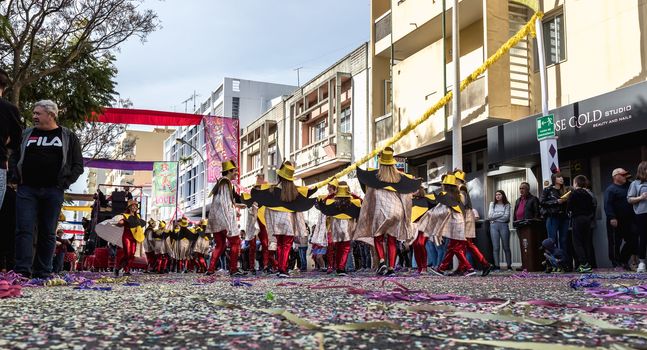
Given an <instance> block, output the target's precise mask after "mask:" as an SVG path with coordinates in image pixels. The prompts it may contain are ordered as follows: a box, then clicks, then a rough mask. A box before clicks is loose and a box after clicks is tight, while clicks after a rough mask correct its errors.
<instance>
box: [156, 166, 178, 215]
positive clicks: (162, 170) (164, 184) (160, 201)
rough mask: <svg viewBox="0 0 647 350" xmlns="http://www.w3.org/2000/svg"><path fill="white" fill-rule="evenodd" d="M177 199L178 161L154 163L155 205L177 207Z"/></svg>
mask: <svg viewBox="0 0 647 350" xmlns="http://www.w3.org/2000/svg"><path fill="white" fill-rule="evenodd" d="M176 200H177V162H155V163H154V164H153V205H154V206H156V207H175V204H176Z"/></svg>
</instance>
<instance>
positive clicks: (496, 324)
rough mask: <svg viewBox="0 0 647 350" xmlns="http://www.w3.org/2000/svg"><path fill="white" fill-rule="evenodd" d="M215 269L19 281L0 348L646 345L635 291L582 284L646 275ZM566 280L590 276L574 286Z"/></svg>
mask: <svg viewBox="0 0 647 350" xmlns="http://www.w3.org/2000/svg"><path fill="white" fill-rule="evenodd" d="M216 276H218V277H217V278H213V276H210V277H211V278H209V283H204V282H205V278H204V277H202V276H199V275H196V274H183V275H179V274H175V275H173V274H172V275H144V274H134V275H133V276H132V277H130V279H129V280H128V281H127V282H124V281H119V282H117V281H116V280H115V279H112V278H111V277H109V276H101V275H98V274H91V273H87V274H85V276H84V273H76V274H75V275H65V276H61V277H60V279H61V280H63V281H68V282H69V283H68V284H67V285H52V286H48V285H47V282H46V281H45V283H42V284H40V286H34V287H30V288H23V293H22V296H21V297H14V298H5V299H2V300H0V310H1V311H0V322H2V324H3V332H2V334H1V335H0V347H2V348H5V347H10V348H30V347H46V348H79V349H83V348H105V347H114V348H220V349H240V348H256V349H266V348H270V349H271V348H299V349H302V348H303V349H320V348H324V349H393V348H397V349H430V348H439V349H450V348H529V344H532V343H540V344H544V345H546V346H547V347H549V348H557V346H558V344H561V345H563V346H572V347H574V348H578V347H581V348H584V347H589V348H591V347H609V346H611V345H612V344H624V345H625V346H627V347H629V348H636V349H639V348H645V347H647V337H646V336H645V333H644V332H643V331H642V330H643V329H644V328H645V326H647V318H646V317H645V315H646V314H647V307H646V306H645V305H644V304H643V303H642V302H641V299H639V298H600V297H597V296H595V295H592V294H591V293H588V292H587V290H588V289H590V288H611V289H612V288H614V285H620V284H622V285H623V286H625V288H628V289H631V288H633V287H637V286H640V285H641V284H642V282H644V281H642V280H641V279H638V278H632V277H629V278H620V277H623V276H622V275H621V274H619V273H614V272H612V271H608V272H605V273H602V274H599V275H597V276H593V277H586V278H582V277H583V276H582V275H574V274H562V275H556V274H555V275H545V274H529V276H532V278H519V277H518V276H514V275H512V274H508V273H495V274H493V275H492V276H489V277H486V278H480V277H468V278H465V277H432V276H429V275H421V276H416V275H409V274H407V273H402V274H400V275H399V277H397V278H388V279H387V278H379V277H375V276H374V275H373V274H371V273H355V274H351V276H350V277H344V278H340V277H335V276H334V275H332V276H331V275H326V274H325V273H316V272H314V273H311V272H308V273H295V274H293V276H292V277H291V278H290V279H288V280H285V279H278V278H276V277H274V276H263V277H253V278H251V277H250V278H240V279H231V278H229V277H227V276H225V275H216ZM626 276H632V274H627V275H626ZM626 276H625V277H626ZM81 277H83V278H81ZM10 278H12V276H7V279H10ZM573 280H586V281H589V282H591V281H596V282H597V284H596V287H591V285H590V284H589V285H588V286H589V287H587V285H586V284H582V285H581V286H579V287H578V288H577V289H573V288H572V281H573ZM88 281H91V282H92V283H90V282H88ZM29 282H30V281H24V282H19V281H18V280H15V279H14V280H12V283H23V284H28V283H29ZM110 282H112V283H110ZM115 282H117V283H115ZM241 286H244V288H241Z"/></svg>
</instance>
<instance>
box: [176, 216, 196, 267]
mask: <svg viewBox="0 0 647 350" xmlns="http://www.w3.org/2000/svg"><path fill="white" fill-rule="evenodd" d="M192 243H193V232H191V229H190V228H189V219H187V218H186V217H182V219H181V220H180V231H179V233H178V237H177V241H176V244H177V260H178V272H182V273H186V272H187V271H188V262H189V260H190V259H191V253H192V250H191V244H192Z"/></svg>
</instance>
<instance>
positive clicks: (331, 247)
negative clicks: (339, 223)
mask: <svg viewBox="0 0 647 350" xmlns="http://www.w3.org/2000/svg"><path fill="white" fill-rule="evenodd" d="M336 249H337V244H335V242H333V241H332V232H330V231H328V248H327V249H326V260H327V261H328V269H329V270H330V269H332V268H333V266H335V264H334V262H335V260H337V261H339V259H335V250H336Z"/></svg>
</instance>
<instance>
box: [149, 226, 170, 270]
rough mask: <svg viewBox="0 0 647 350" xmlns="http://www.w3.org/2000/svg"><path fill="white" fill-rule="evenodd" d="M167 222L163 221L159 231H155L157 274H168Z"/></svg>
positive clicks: (154, 249) (154, 247)
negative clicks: (165, 233)
mask: <svg viewBox="0 0 647 350" xmlns="http://www.w3.org/2000/svg"><path fill="white" fill-rule="evenodd" d="M165 230H166V221H164V220H161V221H160V222H159V225H158V226H157V230H155V231H153V251H154V252H155V263H156V264H155V267H154V269H155V271H157V273H163V272H166V265H167V264H168V255H167V254H166V244H165V242H164V241H165V239H166V236H165V235H164V232H165Z"/></svg>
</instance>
